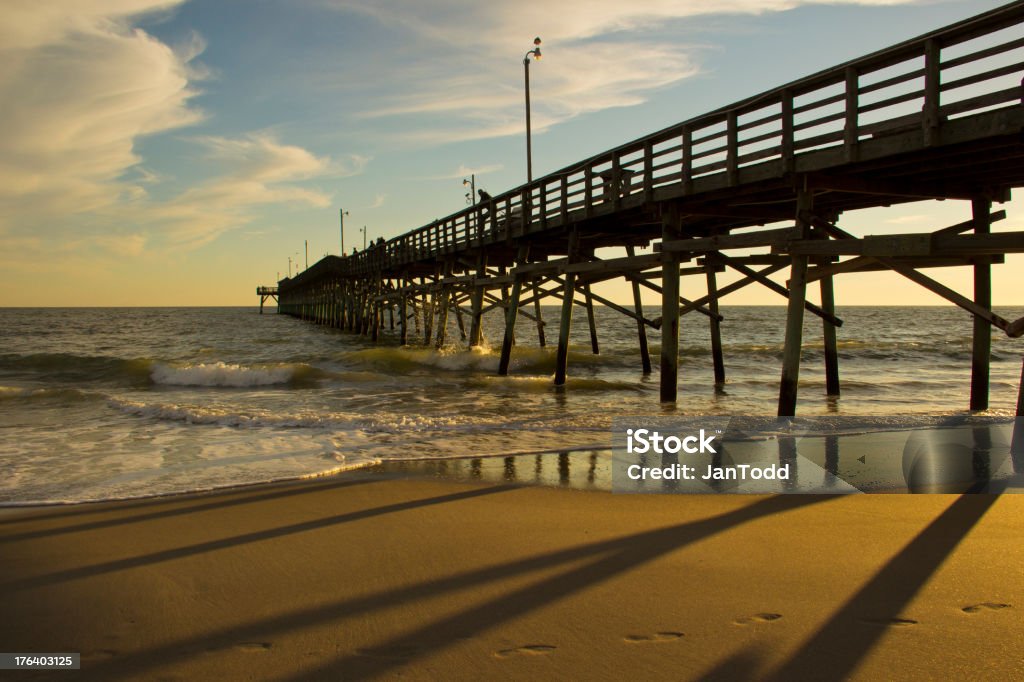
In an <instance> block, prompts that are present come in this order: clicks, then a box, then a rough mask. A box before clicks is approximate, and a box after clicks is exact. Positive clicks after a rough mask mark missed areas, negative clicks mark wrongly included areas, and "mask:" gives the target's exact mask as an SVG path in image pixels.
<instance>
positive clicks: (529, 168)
mask: <svg viewBox="0 0 1024 682" xmlns="http://www.w3.org/2000/svg"><path fill="white" fill-rule="evenodd" d="M533 44H534V46H535V47H534V48H533V49H532V50H528V51H527V53H526V54H525V55H524V56H523V76H524V79H525V81H526V181H527V182H533V150H532V148H531V141H530V57H531V56H532V57H533V58H534V59H537V60H539V59H540V38H539V37H537V38H534V39H533Z"/></svg>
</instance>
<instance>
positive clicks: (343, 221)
mask: <svg viewBox="0 0 1024 682" xmlns="http://www.w3.org/2000/svg"><path fill="white" fill-rule="evenodd" d="M347 215H348V211H345V210H342V209H340V208H339V209H338V217H339V218H340V219H341V257H342V258H344V257H345V216H347Z"/></svg>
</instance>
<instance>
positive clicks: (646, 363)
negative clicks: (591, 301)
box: [626, 246, 651, 374]
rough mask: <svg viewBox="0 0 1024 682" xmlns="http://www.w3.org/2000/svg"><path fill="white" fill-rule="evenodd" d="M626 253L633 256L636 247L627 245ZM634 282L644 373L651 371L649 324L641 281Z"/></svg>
mask: <svg viewBox="0 0 1024 682" xmlns="http://www.w3.org/2000/svg"><path fill="white" fill-rule="evenodd" d="M626 255H627V256H629V257H630V258H632V257H633V256H635V255H636V249H634V248H633V247H632V246H627V247H626ZM632 282H633V310H634V312H636V334H637V341H638V343H639V345H640V362H641V363H642V365H643V368H644V374H650V373H651V353H650V351H649V350H648V348H647V325H646V324H645V323H644V303H643V299H642V298H641V297H640V283H639V282H638V281H637V280H636V279H634V280H632Z"/></svg>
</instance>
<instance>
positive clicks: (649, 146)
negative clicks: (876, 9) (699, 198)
mask: <svg viewBox="0 0 1024 682" xmlns="http://www.w3.org/2000/svg"><path fill="white" fill-rule="evenodd" d="M1022 50H1024V3H1014V4H1011V5H1007V6H1005V7H1002V8H999V9H996V10H993V11H991V12H988V13H986V14H982V15H979V16H977V17H974V18H972V19H969V20H966V21H963V22H961V23H959V24H955V25H953V26H950V27H947V28H945V29H942V30H939V31H935V32H932V33H929V34H926V35H923V36H921V37H918V38H915V39H913V40H909V41H907V42H904V43H901V44H899V45H896V46H894V47H891V48H888V49H885V50H882V51H879V52H876V53H874V54H871V55H869V56H867V57H864V58H861V59H857V60H855V61H851V62H848V63H846V64H842V65H839V66H837V67H834V68H831V69H828V70H825V71H822V72H820V73H817V74H814V75H812V76H809V77H807V78H803V79H801V80H798V81H794V82H792V83H789V84H788V85H785V86H783V87H781V88H777V89H774V90H771V91H769V92H765V93H763V94H760V95H757V96H755V97H751V98H748V99H745V100H743V101H740V102H737V103H735V104H733V105H730V106H728V107H725V108H722V109H719V110H717V111H714V112H711V113H709V114H705V115H703V116H699V117H697V118H693V119H690V120H688V121H684V122H682V123H680V124H678V125H674V126H672V127H670V128H666V129H664V130H661V131H659V132H656V133H653V134H651V135H648V136H646V137H642V138H640V139H638V140H634V141H632V142H629V143H627V144H624V145H622V146H619V147H616V148H615V149H612V150H610V151H606V152H603V153H601V154H598V155H596V156H593V157H591V158H589V159H586V160H585V161H582V162H580V163H578V164H574V165H573V166H570V167H567V168H563V169H561V170H559V171H556V172H554V173H551V174H549V175H546V176H544V177H542V178H539V179H537V180H535V181H534V182H532V183H529V184H526V185H522V186H520V187H517V188H515V189H513V190H511V191H508V192H505V193H503V194H500V195H498V196H495V197H494V198H493V199H492V200H490V201H487V202H483V203H478V204H476V205H475V206H472V207H470V208H466V209H464V210H462V211H459V212H458V213H454V214H452V215H450V216H448V217H446V218H443V219H441V220H437V221H435V222H433V223H430V224H428V225H425V226H423V227H420V228H418V229H415V230H412V231H410V232H408V233H406V234H403V235H401V236H399V237H396V238H394V239H391V240H389V241H387V242H386V243H384V244H381V245H378V246H371V247H370V248H368V249H367V250H365V251H363V252H361V253H358V254H356V255H354V256H348V257H344V258H341V259H329V260H328V261H321V263H318V265H317V267H314V268H313V269H311V270H310V271H308V272H309V274H310V275H314V276H315V275H316V274H317V272H318V270H319V269H320V268H330V269H331V270H332V271H338V270H340V271H342V272H343V273H345V274H350V275H354V276H359V275H363V274H368V273H372V272H375V271H378V270H380V269H400V268H401V267H402V266H404V265H408V264H412V263H415V262H417V261H428V260H430V261H433V260H436V259H438V258H439V257H443V256H444V255H446V254H453V253H456V252H460V251H463V250H466V249H468V248H473V247H477V246H483V245H486V244H491V243H495V242H501V241H507V240H510V239H512V238H517V237H523V236H527V235H529V234H531V233H536V232H543V231H546V230H549V229H551V228H556V227H558V226H561V225H567V224H569V223H571V222H574V221H578V220H585V219H589V218H593V217H598V216H601V215H609V214H612V213H615V212H618V211H621V210H623V209H630V208H639V207H642V206H644V205H646V204H649V203H650V202H654V201H659V200H665V199H671V198H677V197H681V196H687V195H691V194H695V193H699V192H701V191H706V190H708V189H719V188H722V187H729V186H735V185H740V184H742V183H744V182H749V181H753V180H758V179H764V178H765V177H779V176H783V175H785V174H787V173H791V172H794V171H799V170H801V169H800V167H799V166H800V156H801V155H807V154H809V153H811V152H822V151H827V159H826V162H825V165H826V166H828V165H840V164H844V163H850V162H854V161H856V160H857V154H858V145H859V144H860V143H861V142H862V141H864V140H867V139H880V138H884V137H886V136H890V135H897V134H900V133H906V132H908V131H920V137H919V138H918V139H920V144H923V145H924V146H925V147H927V146H931V145H934V144H937V143H938V142H940V141H941V129H942V127H943V124H944V123H945V122H946V121H949V120H953V119H957V118H961V117H966V116H971V115H975V114H979V113H983V112H986V111H990V110H995V109H999V108H1007V107H1016V106H1020V105H1021V102H1022V90H1024V86H1022V77H1024V57H1022ZM305 276H306V273H303V274H302V275H300V276H299V278H300V279H302V278H304V277H305Z"/></svg>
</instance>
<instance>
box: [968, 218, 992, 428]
mask: <svg viewBox="0 0 1024 682" xmlns="http://www.w3.org/2000/svg"><path fill="white" fill-rule="evenodd" d="M991 206H992V204H991V202H990V201H989V200H988V199H985V198H978V199H974V200H973V201H971V214H972V218H973V220H974V233H975V234H988V233H989V231H990V229H991V228H990V216H989V211H990V210H991ZM974 302H975V303H976V304H977V305H978V306H980V307H982V308H984V309H985V310H991V309H992V265H991V264H990V263H983V262H980V261H979V262H978V263H976V264H975V265H974ZM991 356H992V325H991V324H989V321H988V320H985V319H982V318H980V317H978V316H975V317H974V344H973V350H972V353H971V410H987V409H988V390H989V362H990V360H991Z"/></svg>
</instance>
